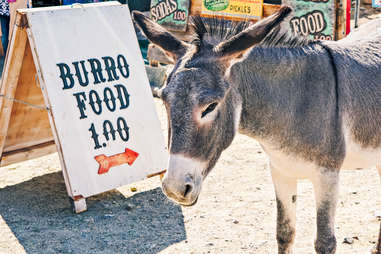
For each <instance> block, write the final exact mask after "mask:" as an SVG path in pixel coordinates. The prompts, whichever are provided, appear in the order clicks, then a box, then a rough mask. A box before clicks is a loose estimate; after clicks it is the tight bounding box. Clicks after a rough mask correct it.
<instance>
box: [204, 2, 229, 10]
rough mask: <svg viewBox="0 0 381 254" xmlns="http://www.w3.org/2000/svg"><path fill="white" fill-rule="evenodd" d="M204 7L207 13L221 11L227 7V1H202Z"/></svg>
mask: <svg viewBox="0 0 381 254" xmlns="http://www.w3.org/2000/svg"><path fill="white" fill-rule="evenodd" d="M204 6H205V8H206V9H208V10H209V11H223V10H225V9H226V8H227V7H228V6H229V0H204Z"/></svg>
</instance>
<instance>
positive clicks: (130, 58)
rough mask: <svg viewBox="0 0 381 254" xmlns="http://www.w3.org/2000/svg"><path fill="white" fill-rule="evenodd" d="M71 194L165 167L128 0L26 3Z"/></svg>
mask: <svg viewBox="0 0 381 254" xmlns="http://www.w3.org/2000/svg"><path fill="white" fill-rule="evenodd" d="M22 13H23V14H25V15H26V17H27V20H28V26H29V28H28V30H27V31H28V38H29V41H30V43H31V48H32V51H33V54H34V62H35V65H36V67H37V70H38V74H39V78H40V85H41V88H42V90H43V93H44V98H45V102H46V104H47V105H48V106H49V107H50V121H51V126H52V127H53V126H54V127H55V130H53V132H54V134H55V140H56V144H57V146H58V150H59V151H60V156H61V163H62V168H63V170H64V175H65V180H66V184H67V188H68V192H69V195H70V196H72V197H76V196H82V197H89V196H91V195H94V194H98V193H101V192H104V191H107V190H110V189H114V188H116V187H119V186H121V185H125V184H128V183H131V182H134V181H137V180H141V179H144V178H146V177H147V176H148V175H150V174H154V173H157V172H160V171H163V170H164V169H166V167H167V161H168V157H167V156H168V155H167V152H166V149H165V143H164V138H163V135H162V131H161V127H160V122H159V119H158V117H157V115H156V110H155V105H154V101H153V97H152V94H151V90H150V87H149V82H148V79H147V76H146V72H145V69H144V63H143V59H142V56H141V53H140V49H139V45H138V41H137V38H136V35H135V31H134V27H133V24H132V21H131V17H130V12H129V10H128V6H127V5H120V4H119V3H115V2H114V3H111V4H110V3H108V4H89V5H80V6H79V7H75V8H72V7H57V8H49V9H46V8H37V9H28V10H23V11H22Z"/></svg>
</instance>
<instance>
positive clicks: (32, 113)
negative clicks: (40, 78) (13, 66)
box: [3, 44, 53, 152]
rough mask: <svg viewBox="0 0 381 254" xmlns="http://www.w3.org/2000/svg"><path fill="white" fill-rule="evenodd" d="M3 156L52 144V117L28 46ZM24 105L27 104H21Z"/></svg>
mask: <svg viewBox="0 0 381 254" xmlns="http://www.w3.org/2000/svg"><path fill="white" fill-rule="evenodd" d="M15 98H16V100H17V101H15V102H14V103H13V108H12V113H11V119H10V122H9V126H8V133H7V137H6V141H5V145H4V150H3V151H4V152H9V151H12V150H15V149H21V148H24V147H29V146H32V145H37V144H40V143H45V142H47V141H52V140H53V134H52V131H51V129H50V123H49V117H48V113H47V110H46V107H45V103H44V98H43V95H42V92H41V88H40V87H39V84H38V82H37V76H36V68H35V66H34V62H33V55H32V52H31V49H30V46H29V44H27V45H26V49H25V53H24V61H23V64H22V67H21V72H20V76H19V80H18V84H17V89H16V94H15ZM22 102H24V103H22Z"/></svg>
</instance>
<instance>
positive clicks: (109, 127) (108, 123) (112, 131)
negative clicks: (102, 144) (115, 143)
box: [103, 120, 116, 141]
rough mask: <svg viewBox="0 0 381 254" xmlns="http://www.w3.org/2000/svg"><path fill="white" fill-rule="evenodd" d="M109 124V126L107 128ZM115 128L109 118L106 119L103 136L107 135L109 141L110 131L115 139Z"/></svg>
mask: <svg viewBox="0 0 381 254" xmlns="http://www.w3.org/2000/svg"><path fill="white" fill-rule="evenodd" d="M107 126H108V128H107ZM107 129H109V131H107ZM115 132H116V131H115V129H114V127H113V126H112V124H111V122H110V121H109V120H106V121H104V122H103V136H105V138H106V140H107V141H109V140H110V137H109V135H108V134H109V133H110V134H111V136H112V140H115Z"/></svg>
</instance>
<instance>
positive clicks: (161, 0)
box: [150, 0, 190, 31]
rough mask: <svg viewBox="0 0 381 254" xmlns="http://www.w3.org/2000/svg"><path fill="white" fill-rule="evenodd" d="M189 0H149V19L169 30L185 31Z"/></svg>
mask: <svg viewBox="0 0 381 254" xmlns="http://www.w3.org/2000/svg"><path fill="white" fill-rule="evenodd" d="M189 1H190V0H151V8H150V13H151V19H152V20H153V21H155V22H157V23H158V24H160V25H162V26H165V27H167V28H168V29H169V30H177V31H185V30H186V28H187V22H188V16H189Z"/></svg>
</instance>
